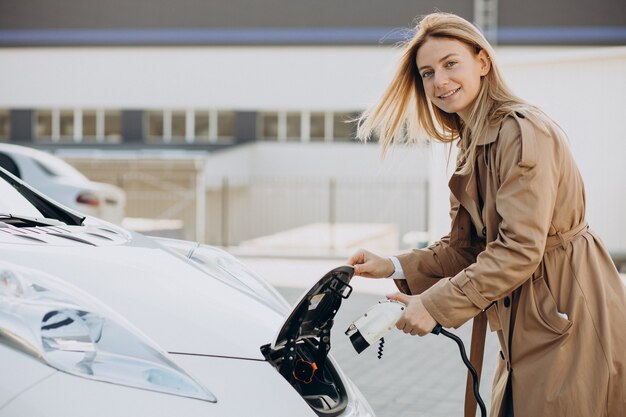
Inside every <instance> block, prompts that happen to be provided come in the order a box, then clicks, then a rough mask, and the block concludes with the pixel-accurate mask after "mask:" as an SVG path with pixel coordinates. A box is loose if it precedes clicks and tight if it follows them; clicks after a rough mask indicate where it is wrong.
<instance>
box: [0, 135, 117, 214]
mask: <svg viewBox="0 0 626 417" xmlns="http://www.w3.org/2000/svg"><path fill="white" fill-rule="evenodd" d="M0 167H2V168H4V169H6V170H7V171H9V172H10V173H12V174H13V175H15V176H16V177H18V178H21V179H22V180H24V181H26V182H27V183H28V184H30V185H31V186H33V187H35V188H36V189H37V190H39V191H41V192H43V193H44V194H46V195H47V196H49V197H50V198H52V199H54V200H56V201H58V202H59V203H61V204H63V205H64V206H66V207H69V208H71V209H73V210H78V211H80V212H82V213H85V214H87V215H89V216H94V217H99V218H101V219H104V220H106V221H109V222H112V223H115V224H122V220H123V219H124V214H125V209H126V194H125V193H124V191H123V190H122V189H121V188H119V187H116V186H115V185H111V184H106V183H102V182H95V181H91V180H89V179H88V178H87V177H85V176H84V175H83V174H82V173H80V172H79V171H78V170H77V169H76V168H74V167H73V166H71V165H70V164H68V163H67V162H65V161H63V160H62V159H60V158H57V157H56V156H54V155H51V154H49V153H47V152H43V151H39V150H37V149H32V148H28V147H25V146H19V145H11V144H7V143H0Z"/></svg>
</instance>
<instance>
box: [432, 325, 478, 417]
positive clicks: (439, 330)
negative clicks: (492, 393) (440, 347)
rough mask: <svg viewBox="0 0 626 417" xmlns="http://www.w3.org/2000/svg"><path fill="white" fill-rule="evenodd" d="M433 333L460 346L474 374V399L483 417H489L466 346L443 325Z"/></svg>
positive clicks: (464, 358) (464, 361) (466, 362)
mask: <svg viewBox="0 0 626 417" xmlns="http://www.w3.org/2000/svg"><path fill="white" fill-rule="evenodd" d="M431 333H432V334H435V335H438V334H442V335H444V336H445V337H447V338H450V339H452V340H454V341H455V342H456V344H457V345H458V346H459V350H460V351H461V358H462V359H463V363H464V364H465V366H467V369H468V370H469V372H470V374H472V381H473V387H474V398H476V402H477V403H478V406H479V407H480V415H481V416H482V417H487V408H486V407H485V403H484V402H483V399H482V397H481V396H480V392H479V391H478V374H477V373H476V370H475V369H474V367H473V366H472V363H471V362H470V360H469V359H468V358H467V354H466V353H465V345H464V344H463V341H462V340H461V339H460V338H459V337H458V336H457V335H455V334H454V333H450V332H449V331H447V330H446V329H444V328H442V327H441V325H439V324H438V325H436V326H435V328H434V329H433V330H432V332H431Z"/></svg>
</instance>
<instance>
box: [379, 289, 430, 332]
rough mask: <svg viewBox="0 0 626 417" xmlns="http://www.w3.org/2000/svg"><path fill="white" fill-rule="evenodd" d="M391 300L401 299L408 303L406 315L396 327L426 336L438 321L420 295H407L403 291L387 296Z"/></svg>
mask: <svg viewBox="0 0 626 417" xmlns="http://www.w3.org/2000/svg"><path fill="white" fill-rule="evenodd" d="M387 298H388V299H390V300H395V301H400V302H401V303H403V304H404V305H406V311H405V312H404V315H403V316H402V317H401V318H400V320H398V322H397V323H396V327H397V328H398V329H400V330H402V331H403V332H404V333H410V334H411V335H412V336H415V335H419V336H425V335H427V334H428V333H430V332H431V331H432V330H433V329H434V328H435V326H436V325H437V322H436V321H435V319H434V318H433V316H431V315H430V313H429V312H428V310H426V307H424V303H422V300H421V298H420V296H419V295H406V294H402V293H401V292H399V293H395V294H390V295H388V296H387Z"/></svg>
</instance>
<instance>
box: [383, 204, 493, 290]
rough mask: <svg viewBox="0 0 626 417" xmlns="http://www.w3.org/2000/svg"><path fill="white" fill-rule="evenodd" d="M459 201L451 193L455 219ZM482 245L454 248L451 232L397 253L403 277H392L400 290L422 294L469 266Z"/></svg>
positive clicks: (452, 213)
mask: <svg viewBox="0 0 626 417" xmlns="http://www.w3.org/2000/svg"><path fill="white" fill-rule="evenodd" d="M458 209H459V202H458V201H457V200H456V198H455V197H454V195H452V194H450V218H451V219H452V220H454V218H455V216H456V215H457V212H458ZM482 249H483V248H482V247H465V248H453V247H451V246H450V235H449V234H448V235H446V236H444V237H442V238H441V239H440V240H439V241H438V242H435V243H434V244H432V245H431V246H429V247H428V248H426V249H415V250H413V251H411V252H409V253H406V254H403V255H399V256H398V260H399V261H400V264H401V265H402V270H403V271H404V276H405V277H406V280H395V284H396V286H397V287H398V289H399V290H400V291H402V292H403V293H405V294H421V293H422V292H424V291H425V290H427V289H428V288H430V287H431V286H433V285H434V284H436V283H437V282H438V281H439V280H440V279H441V278H444V277H451V276H454V275H456V274H457V273H458V272H459V271H461V270H462V269H463V268H466V267H467V266H469V265H471V264H472V263H473V262H475V260H476V256H477V255H478V253H479V252H480V251H481V250H482Z"/></svg>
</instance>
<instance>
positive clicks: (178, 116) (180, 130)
mask: <svg viewBox="0 0 626 417" xmlns="http://www.w3.org/2000/svg"><path fill="white" fill-rule="evenodd" d="M170 114H171V124H170V131H169V132H167V130H165V131H164V132H163V133H164V139H165V141H169V142H183V141H184V140H185V137H186V134H185V133H186V113H185V112H184V111H180V110H177V111H172V112H171V113H170ZM168 133H169V134H168Z"/></svg>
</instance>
